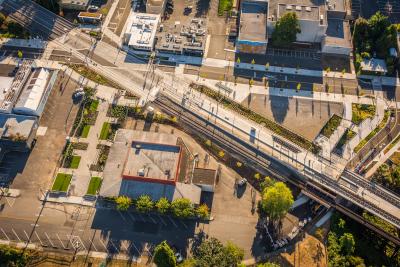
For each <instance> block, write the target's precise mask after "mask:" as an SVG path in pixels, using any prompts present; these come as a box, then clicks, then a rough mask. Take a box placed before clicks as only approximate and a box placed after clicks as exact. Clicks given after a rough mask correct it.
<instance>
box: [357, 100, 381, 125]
mask: <svg viewBox="0 0 400 267" xmlns="http://www.w3.org/2000/svg"><path fill="white" fill-rule="evenodd" d="M351 108H352V117H351V121H352V122H353V123H355V124H357V125H359V124H360V123H361V122H362V121H363V120H365V119H368V118H373V117H374V116H375V113H376V106H374V105H366V104H354V103H353V104H352V106H351Z"/></svg>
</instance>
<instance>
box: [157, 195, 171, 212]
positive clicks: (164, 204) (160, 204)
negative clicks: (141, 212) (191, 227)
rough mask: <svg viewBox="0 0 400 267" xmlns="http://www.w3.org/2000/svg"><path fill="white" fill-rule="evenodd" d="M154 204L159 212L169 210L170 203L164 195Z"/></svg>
mask: <svg viewBox="0 0 400 267" xmlns="http://www.w3.org/2000/svg"><path fill="white" fill-rule="evenodd" d="M155 206H156V208H157V211H158V212H159V213H162V214H165V213H167V212H168V211H169V208H170V207H171V204H170V203H169V201H168V199H166V198H165V197H162V198H160V199H159V200H158V201H157V202H156V205H155Z"/></svg>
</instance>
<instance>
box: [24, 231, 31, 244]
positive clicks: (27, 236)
mask: <svg viewBox="0 0 400 267" xmlns="http://www.w3.org/2000/svg"><path fill="white" fill-rule="evenodd" d="M24 233H25V235H26V238H27V239H26V240H27V241H26V242H28V241H29V243H31V241H30V240H29V235H28V234H27V233H26V231H25V230H24Z"/></svg>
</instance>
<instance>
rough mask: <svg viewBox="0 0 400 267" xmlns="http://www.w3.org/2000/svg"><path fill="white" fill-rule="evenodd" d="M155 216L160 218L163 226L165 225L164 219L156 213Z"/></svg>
mask: <svg viewBox="0 0 400 267" xmlns="http://www.w3.org/2000/svg"><path fill="white" fill-rule="evenodd" d="M157 217H158V218H159V219H160V221H161V222H162V224H164V225H165V226H167V223H166V222H165V221H164V219H163V218H162V217H161V216H160V215H158V214H157Z"/></svg>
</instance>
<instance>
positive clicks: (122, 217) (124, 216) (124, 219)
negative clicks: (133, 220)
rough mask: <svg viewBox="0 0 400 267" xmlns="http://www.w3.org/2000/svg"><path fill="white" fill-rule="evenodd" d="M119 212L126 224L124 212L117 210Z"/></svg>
mask: <svg viewBox="0 0 400 267" xmlns="http://www.w3.org/2000/svg"><path fill="white" fill-rule="evenodd" d="M117 212H118V214H119V215H121V217H122V219H123V220H124V221H125V222H127V221H126V219H125V216H124V215H123V214H122V212H120V211H119V210H117Z"/></svg>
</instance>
